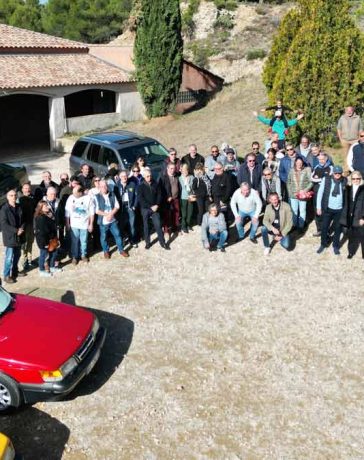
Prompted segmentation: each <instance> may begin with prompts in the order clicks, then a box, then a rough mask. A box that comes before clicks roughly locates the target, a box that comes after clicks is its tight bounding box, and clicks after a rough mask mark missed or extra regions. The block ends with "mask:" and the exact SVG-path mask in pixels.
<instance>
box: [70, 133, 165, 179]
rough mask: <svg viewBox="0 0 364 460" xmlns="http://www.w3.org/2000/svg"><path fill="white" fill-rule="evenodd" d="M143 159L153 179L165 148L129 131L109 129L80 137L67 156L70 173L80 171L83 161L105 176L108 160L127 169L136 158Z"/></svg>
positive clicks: (154, 141)
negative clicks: (141, 157)
mask: <svg viewBox="0 0 364 460" xmlns="http://www.w3.org/2000/svg"><path fill="white" fill-rule="evenodd" d="M140 156H143V157H144V158H145V163H146V166H149V167H150V168H151V170H152V173H153V176H154V177H155V178H156V177H158V175H159V174H160V172H161V170H162V168H163V165H164V162H165V160H166V158H167V156H168V151H167V149H166V148H165V147H163V145H161V144H160V143H159V142H158V141H156V140H155V139H152V138H151V137H144V136H140V135H139V134H136V133H132V132H130V131H110V132H105V133H95V134H88V135H85V136H82V137H80V138H79V139H78V140H77V142H76V143H75V145H74V146H73V149H72V153H71V157H70V169H71V173H72V174H75V173H77V172H78V171H79V170H80V167H81V165H82V164H83V163H86V164H88V165H90V166H91V167H92V168H93V170H94V172H95V174H98V175H101V176H104V175H105V174H106V173H107V170H108V166H109V165H110V164H111V163H116V164H117V165H119V169H120V170H121V169H127V170H130V169H131V167H132V166H133V164H134V162H135V161H136V159H137V158H138V157H140Z"/></svg>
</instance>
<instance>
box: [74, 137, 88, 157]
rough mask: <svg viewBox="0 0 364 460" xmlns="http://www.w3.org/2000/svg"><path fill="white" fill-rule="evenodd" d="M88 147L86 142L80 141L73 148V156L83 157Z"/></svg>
mask: <svg viewBox="0 0 364 460" xmlns="http://www.w3.org/2000/svg"><path fill="white" fill-rule="evenodd" d="M86 147H87V142H85V141H78V142H76V144H75V145H74V146H73V149H72V155H74V156H75V157H82V155H83V153H84V151H85V150H86Z"/></svg>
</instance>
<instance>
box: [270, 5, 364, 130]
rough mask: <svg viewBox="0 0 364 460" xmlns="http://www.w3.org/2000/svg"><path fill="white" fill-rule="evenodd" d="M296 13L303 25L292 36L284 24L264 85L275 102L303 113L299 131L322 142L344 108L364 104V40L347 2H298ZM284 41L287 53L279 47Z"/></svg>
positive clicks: (287, 26)
mask: <svg viewBox="0 0 364 460" xmlns="http://www.w3.org/2000/svg"><path fill="white" fill-rule="evenodd" d="M298 13H299V14H300V15H301V18H302V23H301V26H300V27H299V28H298V29H296V30H293V32H294V36H292V35H291V36H290V37H288V35H289V34H288V33H287V29H289V22H287V21H283V22H282V25H281V28H280V29H279V31H278V34H277V36H276V38H275V41H274V45H273V49H272V53H273V55H272V61H270V57H269V58H268V61H267V64H266V66H265V69H264V82H265V84H266V86H267V89H268V91H269V97H270V100H271V101H273V100H275V99H276V98H277V97H282V98H283V101H284V103H285V104H286V105H289V106H291V107H293V108H300V109H302V110H303V111H304V113H305V118H304V119H303V120H302V122H301V127H302V128H303V130H304V131H305V132H307V133H310V134H311V135H312V136H313V137H314V138H316V139H320V138H321V139H322V138H323V137H324V136H325V135H326V133H327V131H328V130H329V129H330V128H333V127H334V126H335V124H336V122H337V119H338V118H339V116H340V113H341V112H342V109H343V108H344V107H345V106H347V105H360V104H362V102H363V90H364V42H363V36H362V34H361V32H360V31H359V29H358V28H357V27H356V26H355V24H354V22H353V20H352V19H351V17H350V2H349V0H335V1H333V2H331V1H327V0H298ZM281 37H283V40H286V41H287V43H288V46H287V48H286V49H284V47H280V46H279V43H278V42H279V41H280V39H281ZM287 37H288V39H287ZM277 49H278V53H277V54H276V55H274V52H275V51H276V50H277Z"/></svg>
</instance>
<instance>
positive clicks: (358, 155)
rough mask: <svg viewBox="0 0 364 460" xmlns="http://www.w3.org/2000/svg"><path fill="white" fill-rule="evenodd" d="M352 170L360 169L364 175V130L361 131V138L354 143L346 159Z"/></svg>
mask: <svg viewBox="0 0 364 460" xmlns="http://www.w3.org/2000/svg"><path fill="white" fill-rule="evenodd" d="M346 162H347V165H348V168H349V171H350V172H353V171H360V173H361V175H362V176H363V175H364V130H361V131H360V132H359V140H358V142H356V143H355V144H353V145H352V146H351V147H350V149H349V152H348V156H347V159H346Z"/></svg>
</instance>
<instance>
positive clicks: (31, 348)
mask: <svg viewBox="0 0 364 460" xmlns="http://www.w3.org/2000/svg"><path fill="white" fill-rule="evenodd" d="M105 336H106V330H105V329H104V328H103V327H101V326H100V325H99V321H98V319H97V318H96V316H95V315H94V314H93V313H91V312H90V311H88V310H86V309H84V308H81V307H74V306H72V305H67V304H64V303H60V302H53V301H50V300H47V299H40V298H37V297H30V296H26V295H20V294H10V293H8V292H7V291H6V290H5V289H4V288H2V287H1V286H0V414H1V413H4V412H6V411H9V410H10V409H14V408H16V407H19V406H20V405H21V404H22V403H35V402H37V401H45V400H49V399H56V398H58V397H60V396H62V395H66V394H68V393H70V392H71V391H72V390H73V389H74V388H75V386H76V385H77V384H78V383H79V382H80V380H81V379H82V378H83V377H84V376H85V375H87V374H88V373H89V372H90V371H91V369H92V368H93V367H94V365H95V363H96V361H97V360H98V358H99V356H100V352H101V348H102V346H103V343H104V340H105Z"/></svg>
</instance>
